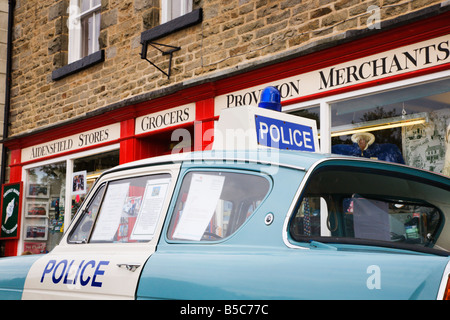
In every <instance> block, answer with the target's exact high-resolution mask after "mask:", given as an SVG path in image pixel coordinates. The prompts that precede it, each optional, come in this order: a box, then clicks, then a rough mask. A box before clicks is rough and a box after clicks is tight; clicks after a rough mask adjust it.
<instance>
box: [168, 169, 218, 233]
mask: <svg viewBox="0 0 450 320" xmlns="http://www.w3.org/2000/svg"><path fill="white" fill-rule="evenodd" d="M224 181H225V177H224V176H216V175H208V174H198V173H195V174H193V175H192V181H191V185H190V187H189V192H188V197H187V199H186V203H185V205H184V209H183V214H182V215H181V218H180V220H179V222H178V225H177V227H176V229H175V232H174V234H173V237H174V238H177V239H185V240H200V238H201V237H202V235H203V233H204V232H205V229H206V227H207V226H208V223H209V221H210V220H211V218H212V216H213V214H214V211H215V209H216V206H217V202H218V200H219V197H220V194H221V193H222V188H223V183H224Z"/></svg>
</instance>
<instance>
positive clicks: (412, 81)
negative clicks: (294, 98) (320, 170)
mask: <svg viewBox="0 0 450 320" xmlns="http://www.w3.org/2000/svg"><path fill="white" fill-rule="evenodd" d="M448 77H450V70H445V71H441V72H436V73H432V74H427V75H424V76H419V77H414V78H409V79H406V80H401V81H396V82H390V83H387V84H383V85H380V86H375V87H369V88H365V89H360V90H355V91H349V92H345V93H341V94H337V95H331V96H327V97H324V98H319V99H313V100H308V101H305V102H301V103H296V104H292V105H288V106H285V107H283V112H293V111H296V110H301V109H307V108H311V107H317V106H320V130H318V131H319V134H320V151H321V152H322V153H331V134H332V132H333V128H332V127H331V120H332V119H331V105H332V104H333V103H336V102H341V101H345V100H349V99H355V98H359V97H363V96H365V95H371V94H374V93H381V92H383V91H389V90H393V89H400V88H404V87H408V86H411V85H418V84H424V83H426V82H429V81H436V80H439V79H444V78H448Z"/></svg>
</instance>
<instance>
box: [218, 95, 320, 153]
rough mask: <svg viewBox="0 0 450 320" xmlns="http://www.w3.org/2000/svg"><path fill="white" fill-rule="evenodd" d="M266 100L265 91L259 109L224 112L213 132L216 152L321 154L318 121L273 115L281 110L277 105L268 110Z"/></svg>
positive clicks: (248, 107)
mask: <svg viewBox="0 0 450 320" xmlns="http://www.w3.org/2000/svg"><path fill="white" fill-rule="evenodd" d="M269 88H270V87H269ZM269 88H266V89H269ZM266 89H265V90H266ZM263 96H264V91H263V93H262V94H261V101H262V102H261V103H260V107H255V106H241V107H234V108H229V109H223V110H222V111H221V113H220V118H219V121H218V123H217V126H216V129H215V132H214V144H213V149H215V150H225V149H227V150H255V149H258V148H276V149H285V150H298V151H310V152H318V151H319V141H318V134H317V125H316V121H315V120H311V119H307V118H302V117H298V116H294V115H290V114H286V113H282V112H279V111H274V110H281V106H278V107H277V106H275V105H276V104H274V107H270V109H268V107H267V103H266V101H264V100H263ZM275 99H276V97H275ZM278 103H279V102H278Z"/></svg>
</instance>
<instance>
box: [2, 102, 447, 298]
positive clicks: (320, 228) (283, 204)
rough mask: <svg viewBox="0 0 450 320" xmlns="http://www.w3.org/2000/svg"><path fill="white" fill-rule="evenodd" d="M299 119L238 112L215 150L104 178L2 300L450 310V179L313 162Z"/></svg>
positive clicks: (8, 284) (228, 115) (9, 272)
mask: <svg viewBox="0 0 450 320" xmlns="http://www.w3.org/2000/svg"><path fill="white" fill-rule="evenodd" d="M299 119H300V118H298V117H294V116H292V117H290V116H289V115H286V114H282V113H279V112H276V111H272V110H268V109H265V108H257V107H240V108H239V107H237V108H233V109H229V110H226V111H225V112H224V113H223V114H222V115H221V117H220V120H219V123H218V125H217V129H218V130H217V131H216V135H215V145H214V148H213V150H211V151H205V152H198V153H180V154H177V155H170V156H163V157H158V158H152V159H146V160H141V161H137V162H134V163H129V164H124V165H121V166H119V167H117V168H114V169H111V170H109V171H108V172H106V173H104V174H103V175H102V176H101V177H100V178H99V179H98V180H97V181H96V183H95V185H94V186H93V188H92V190H91V191H90V193H89V195H88V197H87V198H86V200H85V202H84V203H83V205H82V206H81V208H80V210H79V211H78V213H77V216H76V218H75V220H74V222H73V223H72V225H71V226H70V227H69V228H68V230H67V232H66V233H65V235H64V237H63V239H62V240H61V243H60V244H59V245H58V246H57V247H56V248H55V249H54V250H53V251H51V252H50V253H48V254H45V255H29V256H21V257H11V258H3V259H1V260H0V299H55V298H56V299H65V298H67V299H269V300H270V299H450V279H449V275H450V258H449V254H450V223H449V222H448V221H449V218H450V179H449V178H447V177H445V176H442V175H438V174H434V173H431V172H427V171H421V170H418V169H414V168H410V167H407V166H404V165H396V164H391V163H386V162H381V161H374V160H368V159H363V158H352V157H343V156H332V155H324V154H320V153H318V152H310V151H317V148H318V140H317V129H316V128H315V123H311V122H309V120H307V119H300V120H299ZM238 137H239V138H242V137H244V138H243V140H244V141H245V144H246V143H248V145H244V147H245V148H244V149H245V151H238V150H239V148H231V149H232V150H231V151H226V149H227V143H228V142H227V141H230V139H231V140H232V141H235V142H236V143H238V144H239V143H242V139H241V140H239V139H237V138H238ZM222 138H223V139H222ZM284 149H294V150H284Z"/></svg>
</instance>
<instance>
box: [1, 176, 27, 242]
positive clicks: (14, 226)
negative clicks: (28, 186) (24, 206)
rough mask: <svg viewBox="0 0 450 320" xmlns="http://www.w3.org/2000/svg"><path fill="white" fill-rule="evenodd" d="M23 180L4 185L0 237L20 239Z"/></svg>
mask: <svg viewBox="0 0 450 320" xmlns="http://www.w3.org/2000/svg"><path fill="white" fill-rule="evenodd" d="M21 192H22V182H17V183H10V184H4V185H3V186H2V201H1V203H2V225H1V231H0V239H18V238H19V233H18V228H19V223H20V212H21V201H20V199H21V197H20V194H21Z"/></svg>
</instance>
